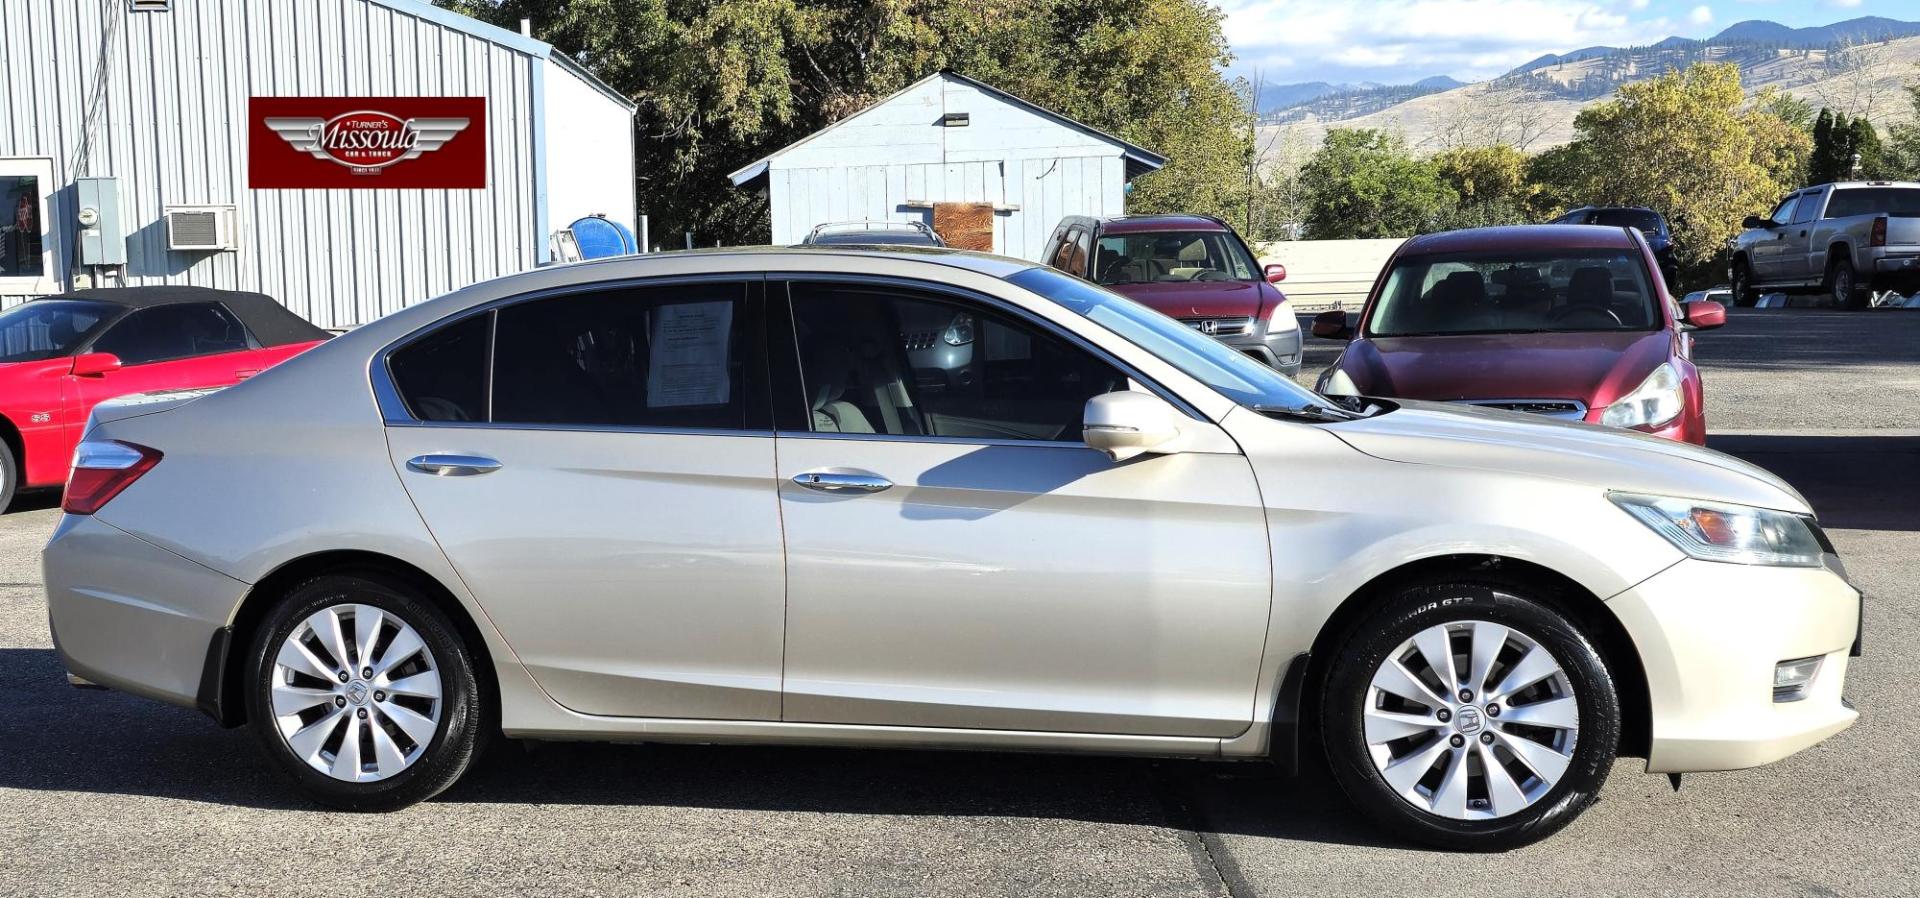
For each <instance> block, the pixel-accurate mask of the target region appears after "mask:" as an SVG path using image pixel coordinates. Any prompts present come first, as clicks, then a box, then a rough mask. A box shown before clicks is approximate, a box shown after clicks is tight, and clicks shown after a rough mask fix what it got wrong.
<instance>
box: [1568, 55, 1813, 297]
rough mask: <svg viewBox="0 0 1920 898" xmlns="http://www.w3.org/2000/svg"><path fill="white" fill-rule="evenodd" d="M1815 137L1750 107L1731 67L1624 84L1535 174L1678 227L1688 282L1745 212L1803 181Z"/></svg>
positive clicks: (1702, 273)
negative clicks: (1655, 213) (1647, 209)
mask: <svg viewBox="0 0 1920 898" xmlns="http://www.w3.org/2000/svg"><path fill="white" fill-rule="evenodd" d="M1811 150H1812V141H1811V140H1810V139H1809V137H1808V136H1807V134H1806V133H1805V132H1803V131H1799V130H1798V129H1795V128H1793V127H1791V126H1789V125H1787V124H1786V123H1785V122H1782V121H1781V120H1780V119H1779V118H1777V117H1775V116H1773V115H1771V114H1769V113H1767V112H1765V111H1762V110H1759V109H1755V108H1751V107H1749V106H1748V105H1747V104H1746V102H1745V97H1744V96H1743V94H1742V91H1741V87H1740V70H1739V68H1738V67H1737V66H1735V65H1732V64H1702V65H1695V66H1692V67H1690V68H1688V69H1686V70H1685V71H1679V72H1670V73H1668V74H1666V75H1663V76H1661V77H1659V78H1654V79H1651V80H1648V81H1641V82H1636V83H1633V84H1628V85H1624V86H1622V87H1621V88H1620V91H1619V97H1618V99H1616V100H1613V101H1611V102H1608V103H1602V104H1600V105H1597V106H1593V107H1590V108H1588V109H1586V110H1584V111H1582V112H1581V113H1580V115H1579V117H1578V118H1576V119H1575V120H1574V139H1573V142H1572V143H1571V144H1569V145H1568V146H1567V147H1565V148H1564V149H1562V150H1560V151H1558V152H1556V153H1553V154H1551V158H1550V159H1547V160H1543V161H1541V162H1540V163H1538V164H1536V166H1535V171H1536V172H1538V173H1539V174H1541V175H1542V176H1544V177H1547V178H1550V179H1552V180H1551V181H1550V183H1549V185H1548V190H1549V191H1550V192H1552V193H1553V195H1555V196H1557V197H1563V198H1565V199H1566V200H1567V201H1569V202H1571V203H1596V204H1619V205H1634V206H1648V207H1650V208H1653V209H1655V210H1657V211H1659V212H1660V213H1661V214H1663V215H1665V216H1666V217H1667V220H1668V221H1669V222H1670V223H1671V224H1672V226H1673V230H1674V239H1675V246H1676V253H1677V259H1678V261H1679V262H1680V264H1681V267H1682V271H1683V278H1682V280H1683V281H1685V280H1687V279H1688V278H1689V277H1693V278H1699V277H1706V276H1710V275H1711V273H1712V272H1713V270H1714V269H1716V268H1719V267H1720V265H1719V262H1720V261H1721V260H1722V258H1723V253H1724V251H1725V247H1726V244H1727V241H1728V239H1729V238H1731V237H1733V236H1734V235H1735V234H1737V233H1739V231H1740V221H1741V219H1742V218H1744V217H1746V216H1747V215H1753V214H1759V213H1762V212H1765V211H1766V210H1767V208H1768V207H1769V206H1771V205H1772V204H1773V203H1774V202H1776V201H1777V200H1778V199H1779V198H1780V196H1781V195H1782V194H1783V193H1785V192H1786V191H1788V190H1790V189H1792V188H1793V187H1795V186H1798V182H1797V180H1795V175H1796V174H1797V172H1798V171H1799V170H1800V166H1801V165H1803V164H1805V160H1806V158H1807V154H1808V153H1809V152H1810V151H1811Z"/></svg>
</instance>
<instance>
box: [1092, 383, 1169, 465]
mask: <svg viewBox="0 0 1920 898" xmlns="http://www.w3.org/2000/svg"><path fill="white" fill-rule="evenodd" d="M1182 417H1184V416H1183V415H1181V414H1180V412H1179V411H1178V410H1177V409H1175V408H1174V407H1173V406H1171V405H1168V404H1167V401H1166V400H1164V399H1161V398H1160V397H1158V396H1155V395H1153V394H1151V393H1135V392H1133V391H1131V390H1121V391H1119V392H1115V393H1102V394H1100V395H1098V396H1095V397H1093V398H1092V399H1089V400H1087V410H1086V415H1085V417H1084V419H1083V424H1082V427H1081V432H1082V437H1081V438H1082V439H1084V440H1085V441H1086V443H1087V445H1088V446H1091V447H1093V448H1095V449H1098V450H1100V451H1101V452H1105V453H1106V454H1107V457H1108V458H1111V459H1113V460H1114V461H1126V460H1127V459H1129V458H1132V457H1134V456H1136V455H1140V454H1142V453H1147V452H1169V451H1173V450H1172V448H1171V447H1170V445H1169V444H1171V443H1172V442H1173V441H1174V439H1175V438H1176V437H1178V436H1180V420H1181V418H1182Z"/></svg>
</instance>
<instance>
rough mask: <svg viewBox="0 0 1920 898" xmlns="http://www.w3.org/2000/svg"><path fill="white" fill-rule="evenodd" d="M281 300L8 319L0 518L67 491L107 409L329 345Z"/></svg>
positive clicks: (195, 297) (70, 300)
mask: <svg viewBox="0 0 1920 898" xmlns="http://www.w3.org/2000/svg"><path fill="white" fill-rule="evenodd" d="M327 337H328V334H327V332H326V331H324V330H321V329H320V328H317V327H314V326H313V325H311V324H308V323H307V322H306V321H304V320H302V319H301V318H300V317H299V316H298V315H295V314H293V313H292V312H290V311H288V310H287V309H286V307H284V306H282V305H280V304H279V303H277V302H274V301H273V299H272V298H270V297H267V296H262V295H260V294H258V293H236V292H229V291H224V290H209V289H206V288H203V287H126V288H120V289H111V290H82V291H79V292H77V293H69V294H66V295H64V296H54V297H49V298H46V299H37V300H34V301H32V302H29V303H26V304H24V305H19V306H15V307H13V308H11V309H7V310H6V311H4V312H0V511H5V510H6V507H7V505H8V504H9V503H10V502H11V501H12V500H13V496H14V493H15V491H17V490H20V489H30V488H34V487H51V486H59V485H61V484H63V483H65V482H66V479H67V467H68V465H69V464H70V463H71V462H72V459H73V448H74V445H75V444H76V443H77V442H78V441H79V439H80V436H81V429H82V428H84V427H86V424H87V416H88V415H89V414H90V413H92V411H93V407H94V406H95V405H98V404H100V403H101V402H102V401H104V400H107V399H112V398H114V397H116V396H125V395H127V394H129V393H145V392H149V391H153V390H175V389H194V388H200V387H223V386H230V385H232V384H236V383H239V382H240V381H242V380H245V379H247V378H248V377H251V376H253V375H255V374H258V373H260V371H262V370H263V369H265V368H267V367H268V366H270V365H274V364H277V363H279V362H282V361H285V360H286V359H288V358H290V357H292V356H294V355H296V354H298V353H300V352H302V351H303V350H306V349H309V348H311V347H313V346H315V345H317V344H319V343H320V342H322V341H324V340H326V339H327Z"/></svg>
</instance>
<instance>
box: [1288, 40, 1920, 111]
mask: <svg viewBox="0 0 1920 898" xmlns="http://www.w3.org/2000/svg"><path fill="white" fill-rule="evenodd" d="M1914 37H1920V22H1903V21H1899V20H1897V19H1889V18H1885V17H1881V16H1863V17H1861V18H1856V19H1849V20H1847V21H1844V22H1835V23H1833V24H1831V25H1823V26H1818V27H1810V28H1790V27H1788V26H1786V25H1782V24H1780V23H1778V22H1770V21H1765V20H1760V19H1754V20H1749V21H1745V22H1739V23H1736V24H1734V25H1731V26H1728V27H1727V28H1725V29H1723V30H1722V31H1721V32H1720V33H1718V34H1715V35H1714V36H1712V37H1709V38H1706V39H1704V40H1702V39H1694V38H1684V37H1678V36H1675V37H1669V38H1667V39H1666V40H1663V41H1660V42H1658V43H1654V44H1651V45H1648V46H1645V47H1605V46H1599V47H1584V48H1581V49H1578V50H1572V51H1569V52H1566V53H1548V54H1545V55H1543V56H1540V57H1539V58H1537V59H1533V60H1530V61H1528V62H1526V63H1524V64H1522V65H1520V66H1518V67H1516V68H1514V69H1512V70H1511V71H1508V72H1506V73H1505V74H1503V75H1500V76H1498V77H1496V78H1493V79H1490V81H1488V82H1479V83H1481V84H1492V85H1499V86H1504V87H1509V88H1519V89H1524V90H1528V91H1534V92H1543V93H1544V94H1545V95H1546V96H1549V97H1552V98H1556V99H1562V100H1569V101H1573V102H1577V103H1584V102H1586V101H1590V100H1593V99H1596V98H1598V97H1601V96H1605V95H1608V94H1611V93H1612V92H1613V90H1615V89H1616V88H1618V87H1619V85H1620V84H1621V83H1622V82H1625V81H1633V80H1639V79H1640V78H1644V77H1651V76H1653V75H1657V74H1659V73H1660V72H1663V71H1665V70H1666V69H1667V68H1669V67H1681V68H1683V67H1685V66H1686V65H1690V64H1692V63H1694V62H1700V61H1708V60H1711V61H1716V62H1721V61H1725V62H1734V63H1737V64H1739V65H1740V66H1741V67H1742V69H1743V70H1745V69H1753V68H1761V67H1766V66H1768V65H1771V64H1774V63H1777V62H1778V61H1779V60H1780V59H1781V58H1782V57H1783V56H1790V55H1793V54H1796V53H1797V54H1799V56H1800V57H1801V58H1804V59H1811V58H1812V57H1813V56H1814V55H1815V51H1818V55H1819V56H1820V58H1821V59H1822V60H1823V61H1825V62H1826V63H1827V67H1828V68H1832V60H1833V59H1834V58H1835V55H1836V54H1835V53H1834V52H1833V51H1835V50H1837V49H1840V48H1846V47H1852V46H1857V45H1862V44H1882V43H1886V42H1890V41H1901V40H1903V39H1906V38H1914ZM1581 64H1584V65H1581ZM1817 74H1819V73H1818V72H1814V73H1811V74H1810V75H1809V77H1806V78H1804V79H1803V80H1809V81H1810V80H1818V78H1815V77H1811V75H1817ZM1570 75H1571V76H1574V77H1569V76H1570ZM1469 86H1471V85H1469V84H1467V83H1466V82H1461V81H1459V80H1456V79H1454V78H1452V77H1450V76H1446V75H1438V76H1434V77H1431V78H1424V79H1421V80H1420V81H1417V82H1414V83H1412V84H1401V85H1382V84H1374V83H1362V84H1328V83H1326V82H1322V81H1314V82H1306V83H1300V84H1272V83H1264V84H1262V85H1261V86H1260V91H1259V109H1258V113H1259V115H1260V118H1261V120H1262V121H1263V122H1264V123H1267V124H1273V125H1277V124H1286V123H1293V122H1340V121H1347V120H1351V119H1358V118H1363V117H1367V116H1371V115H1375V114H1378V113H1381V112H1383V111H1386V110H1389V109H1392V108H1394V107H1396V106H1399V105H1402V104H1405V103H1408V102H1410V101H1413V100H1417V99H1419V98H1422V97H1429V96H1432V95H1436V94H1444V93H1448V92H1451V91H1455V90H1459V89H1461V88H1464V87H1469Z"/></svg>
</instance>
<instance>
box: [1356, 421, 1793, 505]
mask: <svg viewBox="0 0 1920 898" xmlns="http://www.w3.org/2000/svg"><path fill="white" fill-rule="evenodd" d="M1327 430H1328V431H1329V432H1330V433H1332V434H1334V435H1335V436H1338V437H1339V438H1340V439H1341V440H1343V441H1345V442H1346V443H1347V445H1350V446H1352V447H1353V448H1355V449H1357V450H1359V451H1361V452H1364V453H1366V454H1368V455H1371V456H1373V457H1375V458H1380V459H1385V460H1387V461H1395V462H1405V463H1408V464H1421V465H1438V466H1442V467H1452V468H1472V469H1478V470H1491V471H1505V472H1513V473H1519V474H1526V475H1532V476H1537V477H1551V478H1555V479H1558V480H1566V481H1573V482H1577V483H1587V484H1591V485H1593V486H1595V487H1597V488H1600V489H1603V490H1618V491H1622V492H1632V493H1648V494H1652V495H1659V496H1678V497H1682V498H1688V499H1708V500H1714V501H1720V502H1732V503H1736V504H1739V505H1751V506H1756V507H1759V508H1772V509H1778V510H1781V511H1788V512H1794V513H1799V514H1809V513H1811V512H1812V507H1811V506H1809V505H1808V504H1807V500H1806V499H1805V498H1804V497H1802V496H1801V495H1800V494H1799V493H1798V492H1797V491H1795V490H1794V488H1793V487H1791V486H1789V485H1787V482H1786V481H1784V480H1781V479H1780V478H1779V477H1776V476H1774V475H1773V474H1772V473H1771V472H1768V471H1767V470H1766V469H1764V468H1760V467H1758V466H1755V465H1751V464H1748V463H1747V462H1744V461H1741V460H1739V459H1737V458H1734V457H1733V456H1730V455H1726V454H1723V453H1720V452H1715V451H1713V450H1711V449H1704V448H1701V447H1699V446H1694V445H1691V444H1688V443H1681V442H1677V441H1674V440H1666V439H1661V438H1659V437H1654V436H1648V435H1646V434H1642V433H1636V432H1634V431H1630V430H1620V429H1617V428H1612V427H1600V426H1596V425H1592V424H1579V423H1572V422H1564V421H1555V420H1552V419H1550V418H1543V417H1541V416H1539V415H1529V414H1525V413H1522V412H1507V411H1500V410H1497V409H1486V408H1479V407H1477V406H1466V405H1449V404H1444V403H1435V402H1405V403H1401V405H1400V408H1399V409H1398V410H1396V411H1392V412H1387V413H1384V414H1378V415H1375V416H1373V417H1370V418H1363V419H1360V420H1357V421H1349V422H1344V423H1341V424H1336V425H1333V426H1330V427H1328V428H1327Z"/></svg>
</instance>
